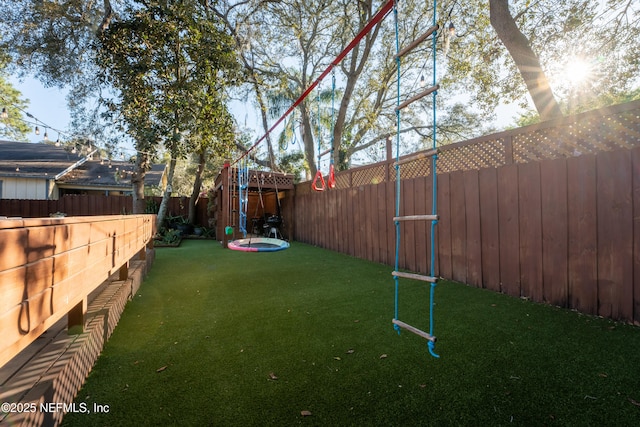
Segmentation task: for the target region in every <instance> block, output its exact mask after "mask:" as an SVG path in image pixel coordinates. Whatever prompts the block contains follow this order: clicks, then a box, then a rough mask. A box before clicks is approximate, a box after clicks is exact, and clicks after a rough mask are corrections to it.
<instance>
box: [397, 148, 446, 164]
mask: <svg viewBox="0 0 640 427" xmlns="http://www.w3.org/2000/svg"><path fill="white" fill-rule="evenodd" d="M439 152H440V150H439V149H437V148H432V149H431V150H427V151H423V152H422V153H418V154H414V155H412V156H408V157H403V158H402V159H400V160H398V161H397V162H394V163H393V165H394V166H398V165H402V164H405V163H409V162H413V161H415V160H420V159H426V158H427V157H431V156H435V155H436V154H438V153H439Z"/></svg>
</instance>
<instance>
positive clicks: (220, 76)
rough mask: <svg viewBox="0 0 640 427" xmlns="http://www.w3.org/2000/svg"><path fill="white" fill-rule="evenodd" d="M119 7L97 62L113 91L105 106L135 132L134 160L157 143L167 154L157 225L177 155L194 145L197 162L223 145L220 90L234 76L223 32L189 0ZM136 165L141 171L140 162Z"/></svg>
mask: <svg viewBox="0 0 640 427" xmlns="http://www.w3.org/2000/svg"><path fill="white" fill-rule="evenodd" d="M126 12H127V13H126V14H125V15H124V16H123V18H121V19H115V20H113V21H112V22H111V25H110V26H109V27H108V28H107V29H106V30H105V31H104V32H103V33H102V34H101V36H100V39H99V41H100V44H99V46H98V48H97V54H98V64H99V65H100V66H101V67H102V69H103V70H104V76H105V80H106V81H107V82H108V83H109V84H110V85H112V86H113V87H115V88H117V89H118V97H119V98H118V99H117V101H116V102H113V103H112V104H111V105H112V107H113V110H114V112H117V113H120V114H122V116H121V117H122V119H123V120H124V121H125V123H126V125H127V129H128V131H129V132H130V134H132V135H135V140H136V149H137V151H138V158H139V159H145V158H146V157H148V153H153V152H154V151H155V149H156V147H157V146H158V144H160V143H162V144H163V145H164V147H165V148H166V149H167V151H168V152H169V153H170V154H171V160H170V163H169V172H168V182H169V187H168V188H167V191H166V192H165V194H164V196H163V203H162V204H161V206H160V212H159V214H158V221H159V222H160V223H161V222H162V219H163V217H164V213H165V212H166V201H167V199H168V197H169V196H170V194H171V184H172V180H173V174H174V170H175V165H176V161H177V159H178V158H181V157H184V156H185V155H186V153H187V152H189V151H190V150H192V149H193V147H196V148H195V151H197V152H198V153H199V154H200V155H201V159H202V162H201V164H202V165H204V161H205V159H206V150H207V148H210V149H214V150H217V151H218V152H220V153H225V152H227V151H228V149H229V145H230V141H232V139H233V136H232V135H233V133H232V132H233V129H232V126H231V121H230V120H229V114H228V112H227V110H226V106H225V104H224V102H223V101H224V89H225V88H226V87H227V86H228V85H230V84H233V82H234V81H235V79H237V78H238V73H237V72H236V71H237V69H238V67H237V62H236V60H235V56H234V53H233V49H232V45H231V43H230V40H229V37H228V36H227V35H226V34H224V33H223V32H222V31H221V30H220V28H219V27H220V26H219V25H218V23H217V21H216V20H215V19H214V17H212V16H210V14H209V13H208V12H207V9H206V8H204V7H203V6H202V5H201V4H200V3H199V2H197V1H195V0H191V1H184V2H180V3H174V2H167V1H153V2H139V3H133V4H132V5H131V6H130V8H128V9H127V11H126ZM141 130H142V133H140V131H141ZM214 143H215V144H214ZM139 166H140V167H139V174H140V175H142V176H143V174H144V172H145V171H146V170H147V168H148V163H147V162H146V160H142V161H140V163H139ZM196 178H197V179H196V185H199V177H196ZM136 184H137V185H138V188H139V189H140V183H139V182H137V181H136ZM194 193H198V194H199V189H198V191H194ZM138 194H140V193H139V192H138Z"/></svg>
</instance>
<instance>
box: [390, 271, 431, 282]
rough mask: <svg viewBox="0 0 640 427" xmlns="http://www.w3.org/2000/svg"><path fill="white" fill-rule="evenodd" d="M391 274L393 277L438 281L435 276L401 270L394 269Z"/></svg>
mask: <svg viewBox="0 0 640 427" xmlns="http://www.w3.org/2000/svg"><path fill="white" fill-rule="evenodd" d="M391 275H392V276H393V277H404V278H405V279H413V280H420V281H422V282H429V283H437V282H438V278H437V277H432V276H425V275H422V274H415V273H404V272H402V271H394V272H392V273H391Z"/></svg>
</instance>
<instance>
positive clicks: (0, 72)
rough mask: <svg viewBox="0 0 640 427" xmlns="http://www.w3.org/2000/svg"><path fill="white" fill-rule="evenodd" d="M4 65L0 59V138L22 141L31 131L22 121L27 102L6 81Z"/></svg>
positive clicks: (4, 62)
mask: <svg viewBox="0 0 640 427" xmlns="http://www.w3.org/2000/svg"><path fill="white" fill-rule="evenodd" d="M5 64H6V61H4V60H3V59H2V58H1V57H0V105H1V106H2V116H1V117H0V124H1V125H2V126H0V136H2V137H4V138H9V139H13V140H16V141H23V140H26V139H27V133H28V132H30V131H31V127H30V126H29V125H28V124H27V123H26V122H25V121H24V120H23V119H22V111H23V110H24V109H25V108H27V101H26V100H24V99H22V98H20V95H21V93H20V91H19V90H17V89H16V88H14V87H13V86H12V85H11V84H10V83H9V82H8V81H7V79H6V77H7V75H6V72H5Z"/></svg>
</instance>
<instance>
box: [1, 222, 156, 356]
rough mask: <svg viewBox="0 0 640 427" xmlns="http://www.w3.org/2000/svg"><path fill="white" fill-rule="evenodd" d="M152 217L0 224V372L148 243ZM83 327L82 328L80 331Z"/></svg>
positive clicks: (122, 271) (78, 317)
mask: <svg viewBox="0 0 640 427" xmlns="http://www.w3.org/2000/svg"><path fill="white" fill-rule="evenodd" d="M154 231H155V215H115V216H92V217H67V218H33V219H0V331H2V339H0V367H1V366H3V365H4V364H5V363H7V362H8V361H9V360H11V359H12V358H13V357H14V356H15V355H17V354H18V353H19V352H20V351H21V350H22V349H24V348H25V347H27V346H28V345H29V344H30V343H31V342H33V341H34V340H35V339H36V338H38V337H39V336H40V334H42V333H43V332H44V331H46V330H47V329H48V328H49V327H50V326H52V325H53V324H54V323H56V322H57V321H58V320H60V319H62V318H63V317H64V316H65V315H68V322H69V326H70V327H73V326H79V327H80V328H81V327H82V325H83V324H84V316H85V314H86V307H87V296H88V295H89V294H90V293H91V292H92V291H93V290H95V289H96V288H97V287H98V286H99V285H100V284H102V283H103V282H104V281H105V280H107V279H108V278H109V277H110V276H111V275H113V274H116V273H119V275H120V276H121V277H124V278H126V275H127V268H128V264H129V261H130V260H131V259H132V258H134V257H135V256H138V255H139V256H140V257H141V258H144V256H145V254H146V247H147V245H150V244H152V243H151V242H152V236H153V234H154ZM80 330H81V329H80Z"/></svg>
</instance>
